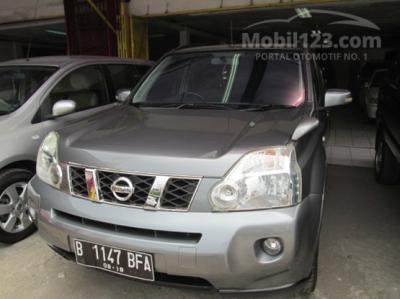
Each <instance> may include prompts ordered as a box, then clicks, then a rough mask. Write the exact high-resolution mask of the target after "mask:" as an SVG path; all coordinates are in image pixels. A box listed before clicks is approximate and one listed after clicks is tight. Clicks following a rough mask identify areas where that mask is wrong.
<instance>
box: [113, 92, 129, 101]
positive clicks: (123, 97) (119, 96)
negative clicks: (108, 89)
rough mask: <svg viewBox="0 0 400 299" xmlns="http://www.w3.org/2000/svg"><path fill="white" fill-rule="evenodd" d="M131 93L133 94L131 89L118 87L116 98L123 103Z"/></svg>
mask: <svg viewBox="0 0 400 299" xmlns="http://www.w3.org/2000/svg"><path fill="white" fill-rule="evenodd" d="M130 94H131V90H130V89H118V90H117V95H116V96H115V99H116V100H117V102H120V103H123V102H125V101H126V99H127V98H128V97H129V95H130Z"/></svg>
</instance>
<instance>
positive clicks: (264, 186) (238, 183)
mask: <svg viewBox="0 0 400 299" xmlns="http://www.w3.org/2000/svg"><path fill="white" fill-rule="evenodd" d="M300 201H301V170H300V167H299V165H298V163H297V160H296V151H295V149H294V147H293V146H292V145H289V146H282V147H270V148H266V149H264V150H260V151H256V152H252V153H249V154H247V155H245V156H244V157H243V158H242V159H241V160H240V161H239V162H238V163H237V164H236V165H235V166H234V167H233V168H232V170H231V171H230V172H229V173H228V175H227V176H226V177H225V178H224V180H223V181H222V182H221V183H219V184H217V185H216V186H215V187H214V188H213V189H212V191H211V194H210V202H211V205H212V206H213V208H214V210H215V211H240V210H257V209H271V208H282V207H289V206H293V205H296V204H297V203H299V202H300Z"/></svg>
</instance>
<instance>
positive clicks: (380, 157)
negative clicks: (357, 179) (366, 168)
mask: <svg viewBox="0 0 400 299" xmlns="http://www.w3.org/2000/svg"><path fill="white" fill-rule="evenodd" d="M382 162H383V141H382V140H379V142H378V148H377V149H376V155H375V168H376V172H377V173H378V174H379V173H380V172H381V168H382Z"/></svg>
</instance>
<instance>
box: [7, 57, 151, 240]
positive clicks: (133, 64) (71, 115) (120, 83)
mask: <svg viewBox="0 0 400 299" xmlns="http://www.w3.org/2000/svg"><path fill="white" fill-rule="evenodd" d="M150 66H151V63H148V62H144V61H139V60H123V59H117V58H109V57H103V58H102V57H78V56H77V57H68V56H60V57H42V58H32V59H29V60H15V61H9V62H5V63H1V64H0V144H1V146H0V242H7V243H12V242H16V241H18V240H21V239H22V238H24V237H26V236H28V235H29V234H30V233H31V232H32V231H34V229H35V228H34V225H33V222H32V219H31V217H30V216H29V214H28V212H27V204H26V201H24V193H25V190H26V185H27V183H28V181H29V180H30V179H31V178H32V176H33V175H34V174H35V165H36V156H37V151H38V148H39V146H40V143H41V142H42V140H43V138H44V137H45V136H46V134H47V133H48V132H50V131H52V130H55V129H60V128H62V127H64V126H67V125H70V124H72V123H73V122H75V121H77V120H79V119H82V118H87V117H89V116H90V115H93V114H100V115H104V114H105V112H104V110H105V109H109V108H111V107H112V106H113V103H114V102H116V100H117V99H118V97H120V100H124V99H125V98H126V96H127V94H128V93H129V91H130V90H131V89H132V88H133V87H134V86H135V85H136V84H137V82H138V81H139V80H140V79H141V78H142V76H143V75H144V74H145V73H146V72H147V70H148V69H149V67H150Z"/></svg>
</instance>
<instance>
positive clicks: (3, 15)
mask: <svg viewBox="0 0 400 299" xmlns="http://www.w3.org/2000/svg"><path fill="white" fill-rule="evenodd" d="M36 3H38V9H37V11H36V9H35V8H36ZM62 16H64V5H63V0H38V1H37V0H29V1H28V0H0V24H3V23H12V22H21V21H28V20H33V19H46V18H57V17H62Z"/></svg>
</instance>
